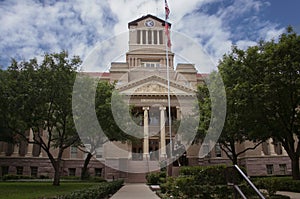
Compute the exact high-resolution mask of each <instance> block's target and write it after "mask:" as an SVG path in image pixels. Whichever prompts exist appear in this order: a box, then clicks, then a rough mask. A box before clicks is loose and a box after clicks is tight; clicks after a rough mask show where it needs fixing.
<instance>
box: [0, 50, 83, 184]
mask: <svg viewBox="0 0 300 199" xmlns="http://www.w3.org/2000/svg"><path fill="white" fill-rule="evenodd" d="M80 63H81V61H80V59H79V58H78V57H73V58H71V59H69V58H68V54H67V52H65V51H63V52H61V53H53V54H45V56H44V60H43V61H42V63H41V64H38V63H37V60H36V59H32V60H30V61H29V62H20V63H17V62H15V61H13V62H12V64H11V66H10V67H9V68H8V82H7V85H8V89H7V92H6V93H7V100H5V102H2V103H4V105H5V103H6V105H7V111H6V113H8V115H6V116H5V126H6V127H7V128H8V129H10V130H11V131H12V132H14V134H17V135H18V137H22V138H23V139H25V140H27V137H26V133H25V132H26V131H28V129H30V128H31V129H32V130H33V134H34V138H33V140H34V141H33V142H32V141H29V140H27V141H28V142H30V143H35V144H38V145H39V146H40V147H41V148H42V149H43V150H44V151H45V152H46V154H47V155H48V157H49V160H50V162H51V164H52V166H53V168H54V171H55V174H54V181H53V185H59V184H60V175H61V173H60V172H61V171H60V168H61V160H62V155H63V152H64V150H65V149H67V148H68V147H70V146H72V145H77V144H78V143H79V136H78V134H77V132H76V129H75V126H74V122H73V115H72V105H71V99H72V89H73V84H74V80H75V77H76V69H77V67H78V66H79V65H80ZM1 107H3V105H1ZM45 134H46V135H47V136H45ZM45 137H47V139H45ZM53 149H56V150H55V151H53ZM56 152H57V153H56Z"/></svg>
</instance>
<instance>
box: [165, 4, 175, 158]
mask: <svg viewBox="0 0 300 199" xmlns="http://www.w3.org/2000/svg"><path fill="white" fill-rule="evenodd" d="M165 9H166V17H165V27H166V28H165V31H166V34H165V38H166V39H165V43H166V66H167V82H168V112H169V115H168V117H169V135H170V160H171V161H170V162H172V158H173V143H172V128H171V125H172V120H171V99H170V73H169V49H168V48H169V44H168V43H169V38H168V35H167V31H168V30H167V28H168V24H167V23H168V22H167V19H168V15H169V8H168V5H167V0H165Z"/></svg>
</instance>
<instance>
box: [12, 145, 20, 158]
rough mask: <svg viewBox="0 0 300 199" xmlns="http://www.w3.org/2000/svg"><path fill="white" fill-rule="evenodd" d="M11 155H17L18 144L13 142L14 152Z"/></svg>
mask: <svg viewBox="0 0 300 199" xmlns="http://www.w3.org/2000/svg"><path fill="white" fill-rule="evenodd" d="M12 156H14V157H17V156H19V145H18V144H14V152H13V154H12Z"/></svg>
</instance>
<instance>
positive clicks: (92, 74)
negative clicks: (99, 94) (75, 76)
mask: <svg viewBox="0 0 300 199" xmlns="http://www.w3.org/2000/svg"><path fill="white" fill-rule="evenodd" d="M83 73H84V74H87V75H88V76H91V77H109V76H110V73H108V72H83Z"/></svg>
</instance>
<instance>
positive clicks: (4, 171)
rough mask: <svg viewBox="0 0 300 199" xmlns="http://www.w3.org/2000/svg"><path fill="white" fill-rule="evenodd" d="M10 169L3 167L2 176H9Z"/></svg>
mask: <svg viewBox="0 0 300 199" xmlns="http://www.w3.org/2000/svg"><path fill="white" fill-rule="evenodd" d="M8 169H9V167H8V166H2V167H1V176H5V175H7V174H8Z"/></svg>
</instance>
